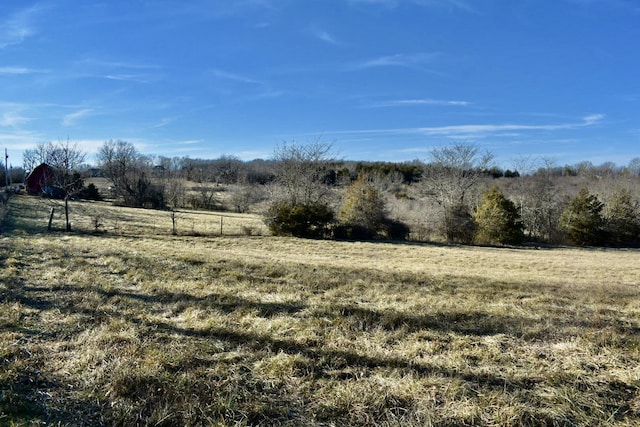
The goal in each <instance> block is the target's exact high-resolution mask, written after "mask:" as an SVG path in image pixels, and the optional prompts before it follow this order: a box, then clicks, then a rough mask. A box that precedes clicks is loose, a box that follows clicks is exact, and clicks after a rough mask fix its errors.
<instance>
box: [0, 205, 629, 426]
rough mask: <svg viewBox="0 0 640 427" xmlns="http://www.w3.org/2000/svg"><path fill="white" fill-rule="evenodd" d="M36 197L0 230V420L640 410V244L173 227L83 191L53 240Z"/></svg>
mask: <svg viewBox="0 0 640 427" xmlns="http://www.w3.org/2000/svg"><path fill="white" fill-rule="evenodd" d="M35 200H37V199H33V198H28V197H15V198H13V199H12V201H11V202H10V203H11V205H10V206H11V210H10V214H9V215H10V216H9V218H8V226H7V228H6V230H5V233H4V235H3V236H2V237H0V266H1V270H0V425H43V424H46V425H63V426H67V425H68V426H77V425H92V426H99V425H109V426H110V425H122V426H133V425H157V426H163V425H165V426H173V425H228V426H238V425H239V426H242V425H265V426H266V425H288V426H311V425H323V426H334V425H335V426H345V425H353V426H375V425H380V426H394V425H395V426H430V425H434V426H464V425H469V426H475V425H480V426H510V425H511V426H520V425H529V426H539V425H544V426H556V425H557V426H574V425H576V426H583V425H589V426H596V425H621V426H633V425H638V423H639V422H640V421H639V420H640V346H639V345H640V252H639V251H637V250H600V249H598V250H592V249H564V248H558V249H542V250H535V249H508V248H481V247H464V246H443V245H428V244H410V243H406V244H391V243H357V242H331V241H315V240H299V239H286V238H275V237H269V236H255V235H254V236H246V235H241V234H243V233H238V234H239V235H237V236H217V235H216V233H204V232H202V233H191V232H189V228H188V227H184V228H183V230H184V231H185V232H183V233H179V234H178V235H177V236H174V235H171V232H170V231H171V228H170V226H168V227H167V226H166V224H168V223H170V219H169V217H168V214H167V213H166V212H164V213H158V212H151V211H142V210H120V209H116V208H113V207H110V206H107V205H104V204H82V203H79V204H74V205H73V212H74V215H75V217H74V229H75V230H76V231H75V232H74V233H72V234H66V233H60V232H52V233H46V232H44V230H46V221H47V220H46V209H45V208H44V207H43V206H40V205H37V204H35ZM43 211H44V214H45V215H44V217H45V219H44V222H43V219H42V218H43ZM184 215H186V214H184ZM188 215H193V221H195V222H201V223H207V221H208V219H207V218H208V217H206V215H207V214H198V213H195V212H192V213H189V214H188ZM209 215H210V214H209ZM95 216H101V217H102V218H105V224H107V225H105V226H103V228H102V229H101V230H98V233H94V232H92V231H95V230H92V223H93V222H94V221H93V219H92V218H94V217H95ZM114 218H118V224H119V227H117V228H115V227H112V226H110V225H108V224H112V223H111V222H109V221H112V220H113V219H114ZM239 220H242V221H254V220H256V218H254V217H247V218H244V219H243V218H239ZM167 221H168V222H167ZM184 222H185V221H183V223H184ZM132 224H147V228H146V229H145V228H144V227H141V226H136V227H133V225H132ZM151 224H155V225H154V226H153V228H152V226H151ZM129 227H131V228H129ZM143 231H144V232H143ZM233 234H236V233H233Z"/></svg>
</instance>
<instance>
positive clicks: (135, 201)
mask: <svg viewBox="0 0 640 427" xmlns="http://www.w3.org/2000/svg"><path fill="white" fill-rule="evenodd" d="M98 164H99V165H100V167H101V168H102V169H103V170H104V172H105V174H106V176H107V178H109V179H110V180H111V181H112V182H113V186H114V188H115V192H116V194H117V195H118V196H119V197H121V198H122V199H123V201H124V204H125V205H127V206H133V207H145V206H151V207H154V208H161V207H164V205H165V202H164V192H163V189H162V188H161V186H158V185H156V184H155V183H154V182H153V181H152V179H151V178H152V176H151V175H152V161H151V159H150V158H149V157H147V156H144V155H142V154H140V153H139V152H138V150H136V148H135V147H134V146H133V144H131V143H129V142H126V141H120V140H118V141H107V142H105V143H104V144H103V145H102V147H101V148H100V151H99V152H98Z"/></svg>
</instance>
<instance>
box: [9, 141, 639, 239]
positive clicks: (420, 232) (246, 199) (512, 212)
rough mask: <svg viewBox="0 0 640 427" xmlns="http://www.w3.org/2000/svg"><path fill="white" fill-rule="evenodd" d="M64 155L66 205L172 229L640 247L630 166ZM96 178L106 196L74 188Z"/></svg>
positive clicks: (454, 150)
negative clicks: (85, 204)
mask: <svg viewBox="0 0 640 427" xmlns="http://www.w3.org/2000/svg"><path fill="white" fill-rule="evenodd" d="M60 148H65V144H63V143H58V144H51V143H49V144H40V145H38V147H37V148H36V149H34V150H26V151H25V153H24V159H25V164H24V172H26V173H25V175H26V174H28V172H30V171H31V170H33V169H34V168H35V166H37V165H38V164H40V163H55V161H54V160H52V156H51V153H55V152H56V149H60ZM66 148H67V149H70V150H71V151H74V150H75V152H78V154H80V155H81V156H80V157H79V158H78V159H77V160H78V161H75V162H74V163H73V164H68V165H64V164H63V165H60V163H59V162H58V164H57V165H56V168H57V169H61V170H66V171H67V172H66V175H64V174H63V175H64V176H68V177H69V178H68V179H67V181H65V182H66V183H65V182H61V185H62V186H63V187H65V188H67V190H66V193H65V197H67V194H68V195H69V198H87V199H89V198H95V199H99V198H101V197H106V198H108V199H110V200H112V201H113V202H114V203H117V204H121V205H125V206H131V207H139V208H154V209H165V210H167V211H168V212H170V213H171V215H172V218H173V216H174V215H176V212H177V211H178V209H186V208H190V209H206V210H232V211H236V212H248V211H252V212H256V213H262V214H263V215H264V218H265V223H266V224H267V225H268V227H269V229H270V230H271V232H272V233H273V234H276V235H291V236H299V237H313V238H339V239H358V240H360V239H412V240H419V241H425V240H427V241H428V240H431V241H433V240H435V241H447V242H453V243H477V244H498V245H502V244H509V245H512V244H521V243H523V242H533V243H536V244H542V243H551V244H562V243H569V244H575V245H611V246H627V245H638V244H639V243H640V236H639V234H640V219H639V215H640V212H639V203H640V185H639V184H640V158H635V159H633V160H632V161H631V162H630V163H629V164H628V165H626V166H618V165H616V164H614V163H610V162H608V163H604V164H602V165H593V164H592V163H590V162H581V163H578V164H576V165H564V166H557V165H554V164H553V163H552V162H550V161H547V160H544V159H542V160H541V159H529V158H522V159H518V160H517V161H515V162H514V165H513V167H512V168H509V169H506V170H503V169H501V168H499V167H497V166H496V165H495V163H494V161H493V156H492V154H491V153H488V152H481V151H480V150H479V149H478V148H477V147H475V146H473V145H468V144H454V145H450V146H446V147H442V148H438V149H434V150H432V151H431V155H430V158H429V159H426V160H424V161H419V160H415V161H411V162H363V161H346V160H340V159H337V157H336V155H335V154H334V153H333V152H332V146H331V144H326V143H322V142H312V143H309V144H294V143H291V144H286V143H285V144H281V145H280V146H277V147H276V148H275V150H274V154H273V156H272V157H271V158H269V159H256V160H252V161H242V160H240V159H239V158H237V157H235V156H233V155H224V156H221V157H219V158H216V159H191V158H188V157H173V158H170V157H162V156H150V155H145V154H142V153H140V152H139V151H138V150H137V149H136V148H135V147H134V145H133V144H131V143H129V142H126V141H106V142H105V143H104V144H103V145H102V147H101V148H100V150H99V153H98V155H97V158H96V160H97V164H95V165H88V164H86V163H83V162H84V153H82V152H81V150H79V149H78V148H77V147H75V146H70V145H69V144H68V142H67V144H66ZM12 172H13V176H12V180H14V182H15V181H17V180H18V179H19V177H17V176H15V174H16V171H12ZM4 173H6V171H5V172H4ZM61 176H62V175H61ZM74 176H75V178H74ZM96 176H101V177H104V178H107V179H108V181H109V182H110V185H109V188H101V189H100V191H98V189H97V188H96V187H95V185H93V184H90V185H91V186H85V185H84V180H85V179H90V178H95V177H96ZM22 179H24V176H23V177H22ZM71 182H73V183H75V184H74V186H75V187H74V186H71V185H70V183H71Z"/></svg>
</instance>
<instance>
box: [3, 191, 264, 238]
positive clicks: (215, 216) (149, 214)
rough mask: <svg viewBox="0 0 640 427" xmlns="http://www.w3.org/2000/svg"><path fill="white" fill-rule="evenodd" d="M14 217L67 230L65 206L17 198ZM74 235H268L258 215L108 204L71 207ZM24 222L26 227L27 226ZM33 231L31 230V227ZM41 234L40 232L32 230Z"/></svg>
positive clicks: (46, 201) (37, 199)
mask: <svg viewBox="0 0 640 427" xmlns="http://www.w3.org/2000/svg"><path fill="white" fill-rule="evenodd" d="M14 202H15V206H14V210H15V215H14V216H16V218H17V220H18V221H19V222H21V221H20V217H22V218H23V219H25V220H26V219H29V221H27V222H28V223H29V224H32V226H35V228H37V229H40V228H41V229H42V231H44V230H46V229H47V228H49V229H51V230H63V229H64V228H65V226H66V217H65V207H64V202H62V201H56V200H49V199H42V198H37V197H34V196H26V195H22V196H16V197H15V198H14ZM69 218H70V221H71V223H72V229H73V230H74V231H80V232H88V233H113V234H126V235H150V234H152V235H153V234H155V235H163V234H164V235H167V234H178V235H195V236H198V235H201V236H260V235H265V234H268V229H267V227H266V225H265V224H264V222H263V221H262V217H261V216H260V215H257V214H236V213H232V212H211V211H196V210H176V211H169V210H151V209H135V208H128V207H121V206H114V205H112V204H110V203H107V202H91V201H74V202H70V203H69ZM27 222H25V224H26V223H27ZM30 228H31V227H30ZM33 231H38V230H33Z"/></svg>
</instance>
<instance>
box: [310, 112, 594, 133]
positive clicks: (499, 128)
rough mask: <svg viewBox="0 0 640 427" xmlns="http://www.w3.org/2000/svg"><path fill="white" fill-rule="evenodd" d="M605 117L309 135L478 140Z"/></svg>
mask: <svg viewBox="0 0 640 427" xmlns="http://www.w3.org/2000/svg"><path fill="white" fill-rule="evenodd" d="M604 118H605V116H604V115H603V114H591V115H588V116H585V117H583V118H582V119H581V120H580V121H576V122H571V123H559V124H533V125H532V124H468V125H451V126H433V127H411V128H389V129H359V130H343V131H333V132H331V131H325V132H318V133H314V134H309V135H320V134H321V135H327V136H330V135H336V136H337V135H370V136H390V135H423V136H442V137H453V138H464V139H470V138H479V137H482V138H484V137H487V136H496V135H499V134H504V135H509V134H512V133H514V132H526V131H557V130H571V129H580V128H585V127H589V126H594V125H596V124H598V123H600V122H601V121H602V120H603V119H604Z"/></svg>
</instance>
